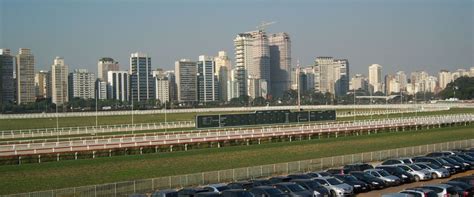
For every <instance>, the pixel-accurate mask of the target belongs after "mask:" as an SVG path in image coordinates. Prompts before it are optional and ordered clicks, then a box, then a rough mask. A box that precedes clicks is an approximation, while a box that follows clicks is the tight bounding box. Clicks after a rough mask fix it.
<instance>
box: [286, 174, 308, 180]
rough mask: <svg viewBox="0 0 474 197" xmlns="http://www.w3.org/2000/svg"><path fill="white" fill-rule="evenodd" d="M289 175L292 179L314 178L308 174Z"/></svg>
mask: <svg viewBox="0 0 474 197" xmlns="http://www.w3.org/2000/svg"><path fill="white" fill-rule="evenodd" d="M288 177H290V178H291V179H292V180H293V179H310V178H313V177H311V176H309V175H307V174H290V175H288Z"/></svg>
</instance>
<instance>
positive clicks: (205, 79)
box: [197, 55, 219, 103]
mask: <svg viewBox="0 0 474 197" xmlns="http://www.w3.org/2000/svg"><path fill="white" fill-rule="evenodd" d="M215 73H216V65H215V62H214V59H213V58H212V57H209V56H204V55H201V56H199V61H198V62H197V92H198V101H199V102H201V103H206V102H214V101H218V100H219V83H218V81H217V76H216V74H215Z"/></svg>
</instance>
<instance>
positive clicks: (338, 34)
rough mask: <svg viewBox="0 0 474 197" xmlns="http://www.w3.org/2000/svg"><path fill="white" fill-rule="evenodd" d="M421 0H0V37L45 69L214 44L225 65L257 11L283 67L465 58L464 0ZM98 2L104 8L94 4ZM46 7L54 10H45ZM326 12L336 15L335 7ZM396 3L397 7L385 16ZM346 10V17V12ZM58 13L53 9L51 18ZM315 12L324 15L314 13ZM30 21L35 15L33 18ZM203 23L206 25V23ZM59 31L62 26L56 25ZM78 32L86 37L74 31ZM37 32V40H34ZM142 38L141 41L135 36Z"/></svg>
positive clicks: (459, 64)
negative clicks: (276, 36) (288, 51)
mask: <svg viewBox="0 0 474 197" xmlns="http://www.w3.org/2000/svg"><path fill="white" fill-rule="evenodd" d="M429 2H430V3H427V1H401V2H400V1H397V2H395V1H391V2H384V3H377V2H375V1H370V0H365V1H356V2H355V1H342V3H341V2H338V3H333V2H329V1H318V2H309V1H296V2H291V3H287V2H284V1H277V2H270V1H258V2H256V3H255V4H254V7H251V8H248V10H247V11H246V12H248V14H247V15H245V16H242V17H237V16H235V14H227V12H228V11H229V10H231V9H238V8H243V7H244V6H245V5H246V4H249V3H250V2H247V1H244V2H226V3H221V2H217V1H210V0H208V1H199V3H194V2H186V3H187V4H189V3H190V4H193V5H194V4H195V6H197V7H199V8H203V9H205V10H209V9H213V8H217V9H216V10H215V13H213V14H207V15H206V14H203V15H202V16H200V17H197V18H190V17H188V16H189V15H192V14H193V13H194V14H195V13H196V11H195V9H196V8H195V7H193V6H189V7H186V8H183V10H184V11H187V12H183V13H184V14H183V16H181V17H173V20H175V21H176V22H174V24H175V25H174V26H173V24H170V25H167V24H164V21H167V17H170V16H166V14H169V13H170V12H175V11H177V9H179V8H181V7H180V5H181V4H183V3H184V2H181V3H179V2H172V1H160V2H150V1H138V2H137V3H136V6H137V9H138V10H143V11H144V12H145V11H147V10H149V9H151V8H149V7H154V9H156V10H159V11H160V12H159V13H156V12H157V11H153V13H154V14H153V13H151V14H150V13H148V14H143V13H134V14H133V16H130V17H129V18H126V17H124V16H119V15H116V14H115V15H113V14H112V15H110V13H109V12H111V11H107V10H112V11H113V12H116V13H120V12H121V11H122V10H124V9H125V8H126V7H127V6H131V5H132V4H131V2H130V1H120V2H119V3H113V4H111V3H110V1H101V2H93V1H81V2H79V1H77V2H75V1H73V2H67V3H64V2H60V1H55V0H49V1H42V2H41V5H38V3H37V2H35V1H30V0H24V1H10V0H3V1H1V3H0V9H1V10H2V14H0V16H1V18H2V19H1V21H2V27H5V28H2V30H1V31H2V32H1V39H0V41H1V45H2V47H1V48H10V49H11V50H12V51H16V50H17V49H18V48H31V50H32V51H33V53H34V54H35V61H36V64H35V68H36V71H39V70H47V68H48V67H49V65H51V63H52V60H53V59H54V57H56V56H61V57H64V58H65V59H67V61H68V65H70V67H71V69H78V68H85V69H88V70H90V71H92V72H94V73H95V72H97V67H96V66H97V61H98V59H100V58H101V57H111V58H114V59H115V60H117V61H118V62H119V64H120V67H121V68H127V67H129V62H128V58H129V55H130V53H132V52H135V51H141V52H144V53H147V54H148V55H149V56H150V57H152V58H153V63H152V68H153V69H156V68H163V69H166V70H171V69H172V68H173V65H174V62H175V61H177V60H179V59H182V58H189V57H198V56H199V55H202V54H206V55H212V54H216V53H217V52H218V51H221V50H224V51H226V52H227V53H228V54H229V57H230V59H231V60H232V64H233V65H234V64H235V55H234V52H235V51H234V50H233V42H232V40H233V38H234V37H235V35H237V34H238V33H240V32H245V31H251V30H255V29H256V28H255V26H257V25H258V24H259V23H260V22H261V21H264V20H265V21H276V22H277V24H274V25H273V26H271V27H268V30H267V33H276V32H287V33H288V34H289V35H290V36H291V38H292V66H293V67H294V66H295V63H296V62H295V61H296V60H297V59H299V60H300V61H301V62H302V65H312V64H314V60H315V58H316V57H318V56H337V57H345V58H347V59H349V60H350V61H351V76H352V75H353V74H356V73H363V74H366V73H367V70H366V68H367V66H369V65H371V64H380V65H382V66H383V67H384V70H383V74H386V73H391V72H395V71H398V70H404V71H407V72H412V71H416V70H427V71H428V72H429V73H431V74H434V73H436V72H438V71H439V70H441V69H448V70H454V69H457V68H469V67H471V66H472V65H473V58H472V54H473V53H472V52H473V49H472V47H473V42H472V41H473V38H472V31H473V30H472V18H473V17H472V13H473V12H472V4H473V3H472V2H471V1H455V2H450V3H446V2H443V1H429ZM109 4H110V5H109ZM133 5H135V4H133ZM154 5H158V6H154ZM101 6H109V7H111V8H114V9H107V10H103V9H99V8H101ZM15 7H16V8H20V10H23V11H24V12H28V13H30V14H26V15H25V16H23V15H21V16H20V15H18V14H17V13H16V12H12V10H17V9H14V8H15ZM157 7H158V8H157ZM190 8H192V9H190ZM263 8H265V9H266V10H265V11H264V12H263V13H257V11H258V10H259V9H263ZM374 8H376V9H374ZM282 9H288V13H283V14H282V12H281V11H282ZM320 9H321V10H320ZM366 9H370V10H371V12H370V13H365V12H363V10H366ZM48 10H49V11H50V10H56V11H54V12H53V14H51V13H49V12H48ZM305 10H312V11H311V12H304V13H303V12H302V13H299V14H298V16H295V15H292V14H294V12H300V11H305ZM318 10H320V11H321V12H318ZM98 11H100V12H98ZM278 11H280V12H278ZM335 11H337V13H341V15H342V16H337V15H336V13H335ZM399 11H402V12H403V13H404V15H403V16H401V15H397V16H396V17H395V16H393V15H394V14H395V13H397V12H399ZM276 13H280V14H279V15H278V14H276ZM87 14H90V15H91V16H89V15H87ZM108 14H109V15H108ZM275 14H276V15H275ZM324 14H329V15H324ZM349 14H352V15H354V17H347V16H348V15H349ZM31 15H34V16H35V17H33V18H34V19H31V18H32V17H30V16H31ZM59 15H60V16H63V17H58V16H59ZM86 15H87V16H86ZM211 15H212V16H211ZM320 15H323V16H326V17H318V16H320ZM163 16H164V17H163ZM215 16H219V17H215ZM374 16H376V17H374ZM94 17H95V18H94ZM140 17H141V18H140ZM345 17H346V18H345ZM410 17H411V18H410ZM218 18H221V19H218ZM302 18H303V19H304V18H314V19H315V21H314V23H312V22H313V21H311V23H308V22H307V21H305V20H302ZM138 19H141V20H138ZM387 19H391V20H387ZM37 20H41V21H42V22H41V23H40V24H36V23H38V21H37ZM137 20H138V21H137ZM168 20H169V18H168ZM222 20H227V23H216V22H215V21H222ZM420 20H422V21H424V22H420ZM35 21H36V22H35ZM133 21H136V22H137V23H139V24H143V23H147V24H149V27H147V28H148V29H146V31H143V32H140V36H134V35H130V34H127V33H129V30H124V29H123V28H124V27H127V25H126V24H127V23H126V22H133ZM208 21H209V22H211V23H208ZM213 21H214V22H213ZM361 21H363V22H361ZM122 22H125V23H123V24H122ZM176 24H178V25H176ZM38 25H42V26H41V29H38V28H39V27H38ZM61 25H63V26H61ZM99 25H100V26H99ZM203 25H204V26H203ZM209 25H211V26H213V27H215V28H206V27H209ZM194 26H196V27H199V28H197V29H195V30H196V31H184V30H183V28H184V29H186V28H189V27H194ZM313 26H314V27H313ZM222 27H224V28H222ZM329 27H339V28H336V29H337V31H336V30H334V29H332V28H331V29H329ZM351 27H352V28H351ZM347 28H349V29H347ZM51 30H54V31H51ZM107 30H108V31H107ZM64 31H66V33H67V34H62V33H64ZM84 33H85V34H84ZM83 35H87V36H84V37H83V38H82V37H81V36H83ZM174 35H176V36H174ZM170 36H171V37H170ZM39 37H41V39H38V38H39ZM76 37H77V38H76ZM73 38H74V39H73ZM145 40H146V41H147V42H144V41H145ZM137 41H138V42H137ZM122 43H123V44H122ZM201 43H206V44H201ZM117 45H118V46H117ZM183 46H186V47H183ZM203 46H206V47H203ZM360 47H362V49H360ZM12 55H16V54H12ZM193 60H196V59H193ZM122 70H125V69H122Z"/></svg>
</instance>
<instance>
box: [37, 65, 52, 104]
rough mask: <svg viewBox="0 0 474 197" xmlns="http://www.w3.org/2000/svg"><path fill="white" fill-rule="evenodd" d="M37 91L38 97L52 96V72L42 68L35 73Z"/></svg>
mask: <svg viewBox="0 0 474 197" xmlns="http://www.w3.org/2000/svg"><path fill="white" fill-rule="evenodd" d="M35 91H36V97H37V98H51V73H50V72H49V71H45V70H40V71H39V72H37V73H36V74H35Z"/></svg>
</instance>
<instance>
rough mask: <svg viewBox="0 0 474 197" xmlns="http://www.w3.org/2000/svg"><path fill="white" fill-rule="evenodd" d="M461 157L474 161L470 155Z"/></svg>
mask: <svg viewBox="0 0 474 197" xmlns="http://www.w3.org/2000/svg"><path fill="white" fill-rule="evenodd" d="M459 157H461V158H463V159H468V160H473V159H474V158H473V157H471V156H469V155H459Z"/></svg>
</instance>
